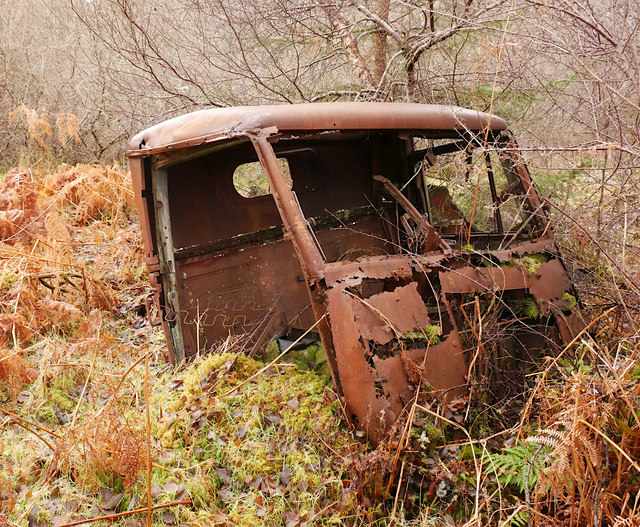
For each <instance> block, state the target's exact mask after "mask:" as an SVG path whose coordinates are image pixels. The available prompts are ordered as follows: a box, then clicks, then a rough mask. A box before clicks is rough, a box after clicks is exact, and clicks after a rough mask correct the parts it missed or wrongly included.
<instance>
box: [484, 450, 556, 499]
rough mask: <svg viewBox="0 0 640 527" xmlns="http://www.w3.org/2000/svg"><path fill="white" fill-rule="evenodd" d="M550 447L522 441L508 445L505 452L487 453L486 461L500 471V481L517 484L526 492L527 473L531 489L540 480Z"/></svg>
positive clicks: (506, 483) (505, 483)
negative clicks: (539, 476) (514, 444)
mask: <svg viewBox="0 0 640 527" xmlns="http://www.w3.org/2000/svg"><path fill="white" fill-rule="evenodd" d="M547 453H548V447H545V446H541V445H537V444H532V443H520V444H518V445H516V446H512V447H506V448H504V449H503V453H500V454H487V456H486V458H485V463H487V464H488V466H489V467H490V469H491V467H493V468H494V469H495V470H496V472H497V473H498V481H499V482H500V483H502V484H503V485H511V484H513V485H516V486H517V487H518V489H519V490H520V492H524V489H525V486H526V485H527V473H528V474H529V476H528V479H529V481H528V483H529V489H530V490H532V489H533V487H534V486H535V484H536V482H537V481H538V475H539V474H540V471H541V470H542V469H543V468H544V460H545V458H546V457H547Z"/></svg>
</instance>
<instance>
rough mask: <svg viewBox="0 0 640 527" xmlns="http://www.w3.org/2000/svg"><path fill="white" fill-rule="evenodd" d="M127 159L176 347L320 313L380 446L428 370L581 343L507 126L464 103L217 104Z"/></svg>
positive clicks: (448, 387) (436, 373)
mask: <svg viewBox="0 0 640 527" xmlns="http://www.w3.org/2000/svg"><path fill="white" fill-rule="evenodd" d="M127 156H128V158H129V163H130V166H131V174H132V178H133V185H134V190H135V199H136V205H137V209H138V214H139V217H140V222H141V228H142V234H143V241H144V249H145V254H146V261H147V265H148V268H149V273H150V279H151V284H152V288H153V292H154V295H155V303H156V304H157V306H158V309H159V312H160V314H161V321H162V325H163V327H164V331H165V333H166V337H167V344H168V352H169V358H170V360H171V361H173V362H176V361H182V360H183V359H188V358H190V357H193V356H194V355H196V354H199V353H203V352H206V351H207V350H210V349H212V348H213V347H214V345H215V344H216V343H217V342H218V341H220V340H221V339H224V338H227V337H228V336H229V335H243V336H244V341H243V342H244V346H245V349H247V350H251V349H256V348H257V347H258V346H261V345H262V344H264V343H265V342H266V341H267V340H268V339H270V338H272V337H274V336H290V337H291V336H296V335H300V333H301V332H302V331H303V330H305V329H307V328H309V327H310V326H312V325H313V324H315V328H314V333H315V335H316V337H317V338H319V339H320V340H321V342H322V345H323V348H324V351H325V354H326V358H327V363H328V366H329V369H330V371H331V375H332V379H333V383H334V385H335V388H336V391H337V393H338V394H339V395H340V397H341V398H342V399H343V401H344V403H345V405H346V408H347V409H348V413H349V416H350V418H351V419H352V420H353V422H354V424H355V425H356V426H357V427H359V429H362V430H364V431H366V433H367V434H368V437H369V438H370V439H371V440H372V441H374V442H376V441H379V440H380V439H381V438H382V437H383V436H384V434H385V432H386V431H387V430H388V429H389V428H390V426H391V425H392V423H394V421H395V420H396V419H397V417H398V416H399V415H400V414H401V413H402V411H403V409H404V408H405V407H406V405H407V404H408V403H410V402H411V401H412V399H413V398H414V396H415V393H416V390H417V387H418V386H419V385H420V384H421V383H424V384H425V385H426V386H428V387H429V389H431V390H436V391H438V393H439V394H441V395H442V397H443V398H452V397H456V396H458V395H460V394H463V393H465V391H466V390H467V384H468V382H469V374H470V373H471V370H472V366H473V364H474V363H476V362H477V359H478V357H479V355H480V354H494V355H495V354H498V355H500V357H502V358H503V359H505V358H506V359H505V360H508V361H511V362H512V363H513V364H512V365H513V366H514V367H515V368H516V369H522V368H524V367H525V364H526V361H528V360H535V352H536V350H553V349H554V348H557V347H558V346H560V345H562V343H564V342H567V341H569V340H571V338H572V337H573V335H574V334H575V332H576V331H577V330H578V329H579V328H580V325H581V322H580V317H579V312H578V308H577V306H576V299H575V294H574V291H573V289H572V285H571V283H570V281H569V278H568V275H567V272H566V269H565V267H564V264H563V262H562V260H561V258H560V255H559V253H558V249H557V247H556V244H555V242H554V236H553V231H552V228H551V226H550V224H549V219H548V217H547V214H546V211H545V205H544V202H543V201H542V200H541V198H540V197H539V195H538V193H537V192H536V190H535V188H534V185H533V182H532V180H531V177H530V174H529V172H528V170H527V167H526V165H525V163H524V161H523V158H522V157H521V155H520V154H519V152H518V147H517V144H516V142H515V140H514V138H513V137H512V134H511V133H510V132H509V130H508V128H507V124H506V123H505V121H504V120H502V119H501V118H499V117H497V116H495V115H489V114H486V113H481V112H477V111H473V110H467V109H462V108H459V107H449V106H438V105H423V104H403V103H346V102H345V103H318V104H299V105H281V106H255V107H237V108H224V109H211V110H203V111H198V112H194V113H191V114H188V115H184V116H182V117H178V118H175V119H171V120H169V121H166V122H164V123H161V124H159V125H156V126H154V127H152V128H149V129H148V130H146V131H144V132H142V133H140V134H138V135H136V136H135V137H134V138H133V139H132V140H131V142H130V144H129V149H128V153H127Z"/></svg>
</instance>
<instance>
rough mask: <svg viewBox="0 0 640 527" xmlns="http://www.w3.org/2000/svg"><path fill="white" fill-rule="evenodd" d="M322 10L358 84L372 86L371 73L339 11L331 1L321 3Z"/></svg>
mask: <svg viewBox="0 0 640 527" xmlns="http://www.w3.org/2000/svg"><path fill="white" fill-rule="evenodd" d="M322 8H323V9H324V10H325V11H326V13H327V17H329V21H330V22H331V24H332V25H333V27H334V28H335V29H336V30H337V31H338V33H339V34H340V39H341V40H342V43H343V44H344V47H345V51H346V53H347V55H348V57H349V60H350V61H351V64H352V66H353V69H354V71H355V73H356V75H357V76H358V78H359V79H360V82H362V84H363V85H364V86H365V87H371V86H373V78H372V76H371V72H370V71H369V68H368V67H367V63H366V62H365V60H364V58H363V56H362V54H361V53H360V49H359V48H358V43H357V42H356V39H355V38H354V37H353V32H352V29H351V28H350V27H349V24H348V23H347V20H346V19H345V18H344V16H343V15H342V13H341V12H340V9H338V7H337V6H336V4H335V3H334V2H333V1H332V0H327V1H326V3H323V4H322Z"/></svg>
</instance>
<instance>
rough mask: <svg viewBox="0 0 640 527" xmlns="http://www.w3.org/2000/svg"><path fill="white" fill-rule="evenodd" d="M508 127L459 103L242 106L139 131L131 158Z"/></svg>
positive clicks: (191, 115) (200, 113)
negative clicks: (282, 138) (308, 134)
mask: <svg viewBox="0 0 640 527" xmlns="http://www.w3.org/2000/svg"><path fill="white" fill-rule="evenodd" d="M487 127H488V128H489V129H490V130H494V131H495V130H504V129H506V128H507V124H506V123H505V121H504V120H503V119H501V118H500V117H497V116H495V115H490V114H487V113H483V112H479V111H476V110H468V109H465V108H460V107H458V106H441V105H436V104H416V103H387V102H327V103H305V104H286V105H273V106H238V107H229V108H213V109H207V110H200V111H196V112H192V113H189V114H186V115H182V116H180V117H176V118H174V119H169V120H168V121H165V122H162V123H160V124H157V125H155V126H152V127H151V128H148V129H147V130H144V131H143V132H140V133H139V134H137V135H136V136H135V137H133V138H132V139H131V141H130V142H129V150H128V152H127V156H129V157H134V156H139V155H149V154H154V153H159V152H164V151H167V150H173V149H180V148H187V147H191V146H198V145H202V144H206V143H211V142H215V141H221V140H224V139H230V138H233V137H238V136H244V135H247V134H251V133H253V134H255V133H264V134H266V135H272V134H275V133H278V132H293V131H323V130H433V131H438V130H439V131H443V132H446V131H452V130H458V131H464V130H471V131H478V130H483V129H486V128H487Z"/></svg>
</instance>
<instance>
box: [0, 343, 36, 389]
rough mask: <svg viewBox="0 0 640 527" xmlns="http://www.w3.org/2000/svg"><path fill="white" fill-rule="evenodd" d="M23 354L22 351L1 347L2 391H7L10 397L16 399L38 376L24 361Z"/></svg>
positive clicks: (0, 380)
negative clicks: (3, 389) (23, 388)
mask: <svg viewBox="0 0 640 527" xmlns="http://www.w3.org/2000/svg"><path fill="white" fill-rule="evenodd" d="M23 354H24V352H23V351H22V350H20V349H18V350H15V349H11V350H8V349H5V348H2V347H0V389H1V388H5V389H7V390H8V392H9V396H10V397H15V395H16V394H17V393H18V392H19V391H20V390H21V389H22V387H23V386H24V385H25V384H28V383H30V382H33V380H34V379H35V376H36V372H35V370H34V369H33V368H32V367H31V366H30V365H29V363H28V362H27V361H26V360H25V359H24V357H23Z"/></svg>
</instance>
